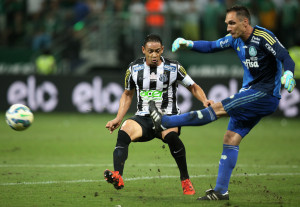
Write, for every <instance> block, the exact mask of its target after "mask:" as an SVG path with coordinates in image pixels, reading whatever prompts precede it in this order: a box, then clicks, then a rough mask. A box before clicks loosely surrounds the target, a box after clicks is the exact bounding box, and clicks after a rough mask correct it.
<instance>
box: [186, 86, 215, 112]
mask: <svg viewBox="0 0 300 207" xmlns="http://www.w3.org/2000/svg"><path fill="white" fill-rule="evenodd" d="M187 89H188V90H189V91H190V92H191V93H192V94H193V96H194V97H195V98H196V99H198V100H199V101H201V102H202V103H203V106H204V107H208V106H210V105H212V104H213V103H214V101H212V100H208V99H207V98H206V95H205V93H204V91H203V90H202V88H201V87H200V86H199V85H198V84H196V83H194V84H192V85H191V86H189V87H187Z"/></svg>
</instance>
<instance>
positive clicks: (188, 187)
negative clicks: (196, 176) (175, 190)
mask: <svg viewBox="0 0 300 207" xmlns="http://www.w3.org/2000/svg"><path fill="white" fill-rule="evenodd" d="M181 186H182V190H183V194H184V195H194V194H195V193H196V192H195V190H194V187H193V185H192V183H191V180H190V179H185V180H182V181H181Z"/></svg>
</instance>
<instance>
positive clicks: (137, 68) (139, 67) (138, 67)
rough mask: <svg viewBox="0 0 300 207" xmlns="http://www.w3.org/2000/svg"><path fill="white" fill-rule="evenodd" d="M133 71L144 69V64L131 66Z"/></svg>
mask: <svg viewBox="0 0 300 207" xmlns="http://www.w3.org/2000/svg"><path fill="white" fill-rule="evenodd" d="M132 69H133V71H134V72H137V71H140V70H144V65H135V66H133V67H132Z"/></svg>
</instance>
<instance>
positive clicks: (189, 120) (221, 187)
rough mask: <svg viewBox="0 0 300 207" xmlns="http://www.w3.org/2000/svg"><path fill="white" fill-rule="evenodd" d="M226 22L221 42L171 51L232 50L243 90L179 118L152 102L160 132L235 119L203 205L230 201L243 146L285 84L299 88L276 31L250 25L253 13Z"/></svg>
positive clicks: (238, 11) (233, 12) (242, 11)
mask: <svg viewBox="0 0 300 207" xmlns="http://www.w3.org/2000/svg"><path fill="white" fill-rule="evenodd" d="M225 23H226V24H227V32H228V33H229V34H228V35H227V36H225V37H223V38H221V39H218V40H216V41H191V40H185V39H183V38H177V39H176V40H175V41H174V42H173V45H172V51H173V52H175V51H176V50H178V49H179V48H183V47H184V48H186V47H187V48H190V49H192V50H194V51H197V52H200V53H211V52H217V51H221V50H225V49H229V48H233V49H234V50H235V51H236V53H237V55H238V57H239V58H240V60H241V63H242V65H243V68H244V77H243V86H242V89H241V90H240V91H239V92H238V93H237V94H234V95H232V96H230V97H229V98H226V99H224V100H222V101H221V102H218V103H214V104H212V105H211V106H210V107H208V108H205V109H203V110H199V111H192V112H189V113H185V114H181V115H175V116H162V115H161V114H160V113H159V111H158V110H157V109H156V107H155V105H153V103H150V113H151V117H152V119H153V122H154V125H155V128H156V129H157V131H160V130H162V129H166V128H172V127H176V126H200V125H204V124H208V123H210V122H213V121H215V120H217V119H218V118H220V117H224V116H230V120H229V124H228V128H227V131H226V133H225V135H224V139H223V152H222V156H221V159H220V162H219V172H218V177H217V182H216V186H215V188H214V189H209V190H207V191H206V195H205V196H203V197H199V198H198V200H229V195H228V185H229V180H230V177H231V173H232V170H233V169H234V167H235V165H236V162H237V157H238V152H239V144H240V142H241V141H242V139H243V137H245V136H246V135H247V134H248V133H249V132H250V130H251V129H252V128H253V127H254V126H255V125H256V124H257V123H258V122H259V121H260V120H261V118H263V117H264V116H267V115H270V114H272V113H273V112H274V111H275V110H276V109H277V107H278V104H279V100H280V98H281V96H280V88H281V83H282V84H284V88H285V89H287V90H288V92H292V91H293V89H294V87H295V85H296V83H295V80H294V78H293V73H294V68H295V64H294V61H293V60H292V59H291V57H290V55H289V54H288V52H287V50H286V49H285V48H284V46H282V44H281V43H280V42H279V41H278V39H277V38H276V37H275V35H274V34H273V33H272V32H270V31H269V30H267V29H265V28H262V27H259V26H255V27H252V26H251V25H250V13H249V11H248V9H247V8H246V7H243V6H233V7H232V8H230V9H228V10H227V13H226V19H225ZM282 64H283V68H284V75H283V76H282ZM280 82H281V83H280Z"/></svg>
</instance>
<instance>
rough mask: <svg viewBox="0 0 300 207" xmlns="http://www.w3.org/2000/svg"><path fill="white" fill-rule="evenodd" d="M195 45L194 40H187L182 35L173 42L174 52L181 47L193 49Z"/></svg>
mask: <svg viewBox="0 0 300 207" xmlns="http://www.w3.org/2000/svg"><path fill="white" fill-rule="evenodd" d="M193 46H194V42H193V41H191V40H186V39H183V38H181V37H179V38H177V39H176V40H175V41H174V42H173V44H172V52H176V51H177V50H178V49H179V48H180V47H181V48H189V49H191V48H192V47H193Z"/></svg>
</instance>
